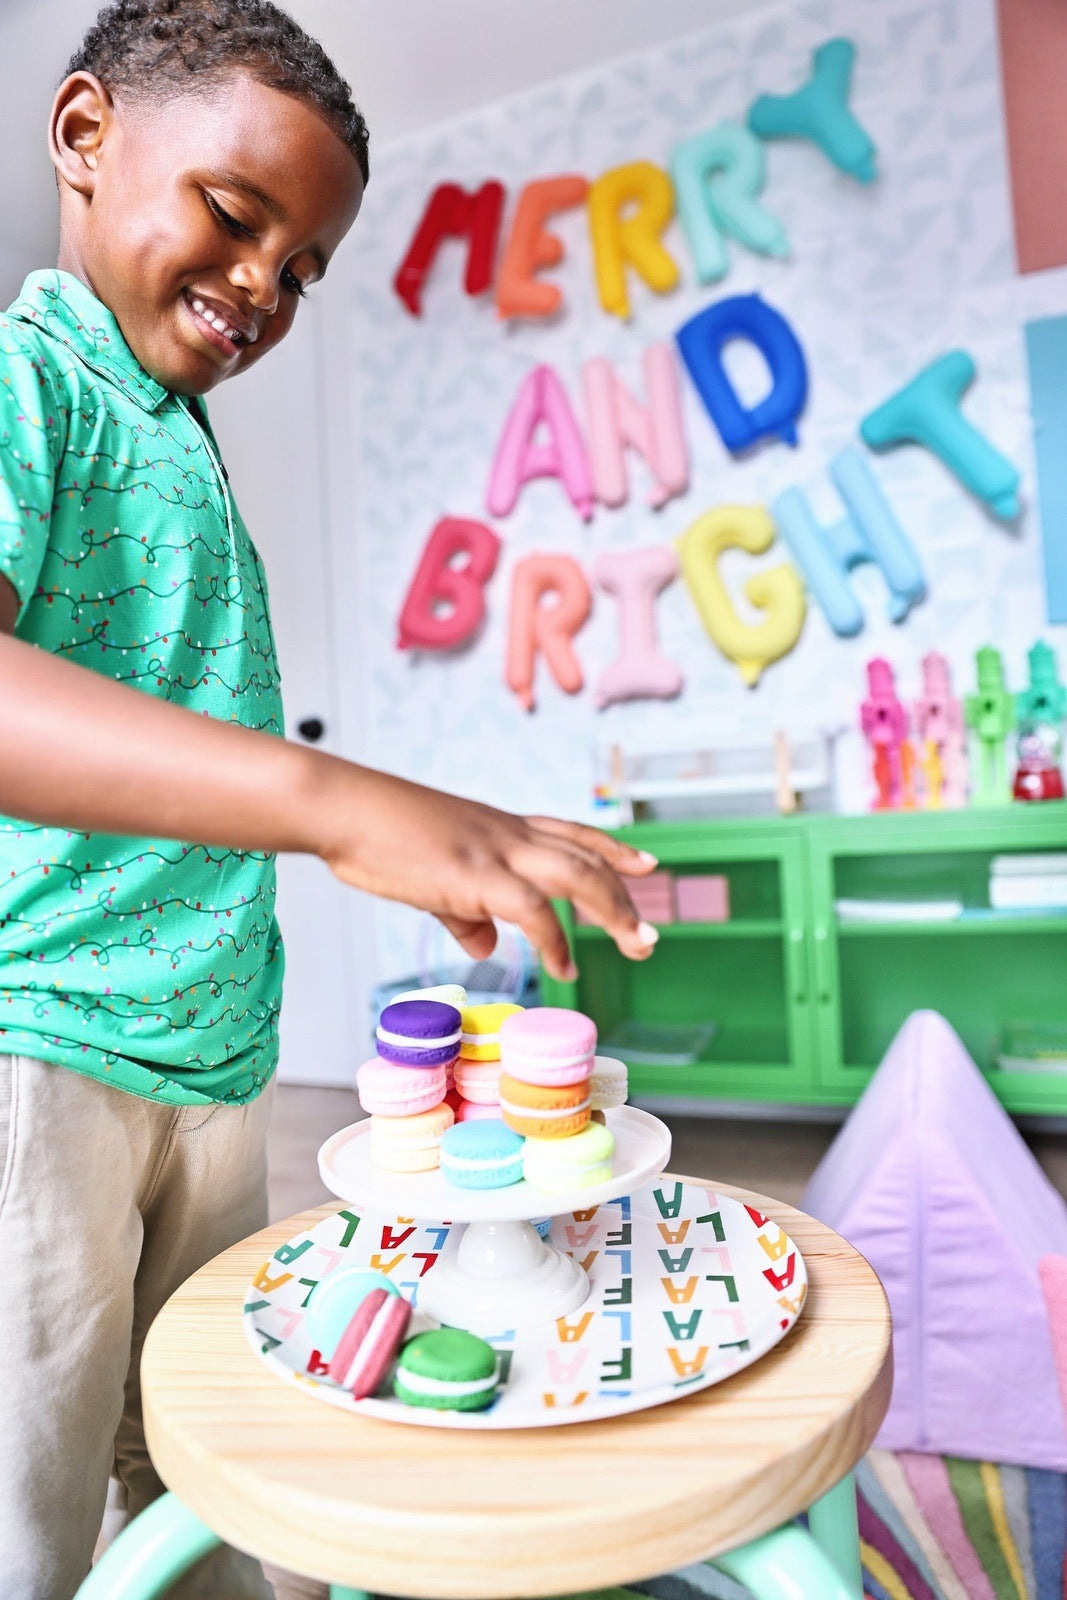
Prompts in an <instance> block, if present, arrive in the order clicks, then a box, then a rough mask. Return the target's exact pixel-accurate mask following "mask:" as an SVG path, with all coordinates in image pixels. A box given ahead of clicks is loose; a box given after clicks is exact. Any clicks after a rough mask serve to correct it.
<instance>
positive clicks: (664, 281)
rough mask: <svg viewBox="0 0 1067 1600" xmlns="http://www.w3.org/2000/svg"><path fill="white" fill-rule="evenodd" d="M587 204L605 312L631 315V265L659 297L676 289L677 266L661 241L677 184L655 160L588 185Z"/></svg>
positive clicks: (617, 170) (613, 172)
mask: <svg viewBox="0 0 1067 1600" xmlns="http://www.w3.org/2000/svg"><path fill="white" fill-rule="evenodd" d="M587 204H588V207H589V233H590V237H591V239H592V241H593V261H594V265H595V269H596V283H597V292H598V293H599V295H600V304H601V305H602V306H603V307H604V310H605V311H610V312H611V314H612V316H614V317H624V318H625V317H628V316H629V315H630V297H629V294H628V293H627V290H626V267H627V264H629V265H630V266H631V267H633V268H634V269H635V271H637V272H639V273H640V274H641V277H642V278H644V280H645V282H646V283H647V284H648V286H649V288H650V289H654V290H655V292H656V293H657V294H667V293H668V292H669V291H670V290H671V289H673V288H674V286H675V284H676V283H677V282H678V266H677V263H676V262H675V260H674V258H673V257H672V256H670V255H668V254H667V251H666V250H665V249H664V247H663V245H662V243H661V242H660V234H661V233H662V232H663V230H664V228H665V227H666V226H667V224H668V222H670V220H671V218H672V217H673V215H674V186H673V185H672V183H671V180H670V178H669V177H668V176H667V174H666V173H665V172H664V171H663V168H662V167H657V166H654V165H653V163H652V162H651V161H630V162H628V163H627V164H626V166H624V167H613V168H612V170H611V171H610V172H603V173H601V175H600V177H599V178H597V179H595V180H594V181H593V182H592V183H591V184H590V185H589V198H588V201H587ZM635 207H636V209H633V208H635ZM624 211H628V212H629V213H630V214H628V215H626V216H624V215H623V212H624Z"/></svg>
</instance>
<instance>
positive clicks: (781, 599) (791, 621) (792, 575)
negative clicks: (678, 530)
mask: <svg viewBox="0 0 1067 1600" xmlns="http://www.w3.org/2000/svg"><path fill="white" fill-rule="evenodd" d="M773 542H774V523H773V522H772V521H771V519H770V517H769V516H768V515H767V513H766V511H764V509H763V507H762V506H717V507H716V508H715V510H714V511H705V513H704V515H703V516H701V517H698V518H697V520H696V521H695V522H694V523H692V524H691V526H690V527H688V528H687V529H686V531H685V532H684V533H683V534H682V536H681V538H680V539H679V540H678V541H677V545H678V555H679V557H680V560H681V566H682V575H683V576H684V578H685V584H686V588H687V589H688V590H689V593H690V595H691V596H692V599H693V603H694V605H695V606H696V608H697V610H698V611H699V613H700V620H701V622H703V624H704V627H705V629H706V631H707V633H708V636H709V638H711V639H712V640H713V641H714V643H715V644H717V645H718V647H719V649H720V650H721V651H722V653H723V655H724V656H726V657H727V658H728V660H730V661H734V662H736V664H737V666H738V668H739V670H740V673H741V677H742V678H743V680H744V681H745V683H747V684H748V686H749V688H750V689H751V688H752V687H753V686H754V685H755V684H757V683H758V682H759V680H760V674H761V673H762V671H763V669H764V667H767V666H769V665H770V663H771V662H772V661H777V660H778V658H779V657H780V656H784V655H786V654H787V653H788V652H789V651H790V650H792V648H793V646H794V645H795V644H796V642H797V640H798V639H799V638H800V633H801V629H802V628H803V626H804V615H805V610H806V607H805V603H804V586H803V584H802V583H801V581H800V579H799V577H798V576H797V574H796V572H795V571H794V570H793V568H792V567H790V566H788V565H785V564H783V565H782V566H780V567H772V568H771V569H770V571H765V572H757V573H756V574H755V575H754V576H753V577H751V578H749V580H748V582H747V583H746V584H745V594H746V595H747V597H748V599H749V600H750V601H751V602H752V604H753V605H754V606H755V607H756V608H757V610H760V611H765V612H766V613H767V616H766V619H765V620H764V621H763V622H759V623H755V624H751V623H747V622H742V621H741V618H740V617H739V616H738V615H737V612H736V611H735V610H734V608H733V605H732V604H731V601H730V597H729V595H728V594H727V593H726V590H725V588H724V587H723V581H722V578H721V577H720V576H719V565H718V562H719V556H720V555H721V554H722V552H723V551H724V550H747V551H748V552H749V554H750V555H760V554H762V552H763V551H764V550H767V549H769V548H770V546H771V544H772V543H773Z"/></svg>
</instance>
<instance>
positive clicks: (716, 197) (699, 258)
mask: <svg viewBox="0 0 1067 1600" xmlns="http://www.w3.org/2000/svg"><path fill="white" fill-rule="evenodd" d="M765 165H766V163H765V161H764V155H763V146H762V144H761V143H760V141H759V140H758V139H757V138H756V136H755V134H753V133H749V131H748V129H747V128H740V127H738V126H737V124H736V123H734V122H720V123H719V124H718V126H717V127H714V128H709V129H707V131H706V132H704V133H698V134H695V135H694V137H693V138H692V139H683V140H682V142H681V144H676V145H675V147H674V151H673V153H672V155H671V177H672V178H673V179H674V191H675V197H676V203H677V206H678V215H679V217H680V218H681V220H682V227H683V228H684V229H685V234H686V238H687V239H688V240H689V248H690V249H691V250H692V252H693V260H694V262H695V263H696V269H697V277H698V278H699V280H700V282H701V283H717V282H718V280H719V279H720V278H721V277H722V276H723V275H724V274H725V272H726V269H727V267H728V266H729V261H728V259H727V254H726V244H725V242H724V240H723V234H724V233H726V234H732V235H733V236H734V238H735V239H739V240H740V241H741V243H742V244H743V245H746V246H747V247H748V249H749V250H755V251H756V252H757V253H758V254H759V255H764V256H787V255H788V254H789V241H788V239H787V238H786V236H785V229H784V228H783V227H782V224H781V223H780V222H779V221H778V219H777V217H773V216H772V215H771V213H770V212H769V211H766V210H764V208H763V206H761V205H760V204H759V202H758V200H757V199H756V196H757V195H758V194H759V193H760V191H761V190H762V188H763V175H764V169H765Z"/></svg>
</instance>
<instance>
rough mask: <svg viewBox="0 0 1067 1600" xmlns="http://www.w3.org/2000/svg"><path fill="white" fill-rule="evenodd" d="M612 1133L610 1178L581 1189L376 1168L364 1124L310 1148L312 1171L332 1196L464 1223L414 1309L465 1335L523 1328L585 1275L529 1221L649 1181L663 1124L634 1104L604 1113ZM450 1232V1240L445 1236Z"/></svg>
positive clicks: (659, 1163) (564, 1306)
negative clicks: (463, 1183) (315, 1165)
mask: <svg viewBox="0 0 1067 1600" xmlns="http://www.w3.org/2000/svg"><path fill="white" fill-rule="evenodd" d="M605 1115H606V1118H607V1125H608V1127H609V1128H610V1129H611V1132H612V1133H613V1134H614V1135H615V1155H614V1159H613V1163H612V1174H611V1177H610V1178H609V1179H606V1180H605V1181H604V1182H603V1183H598V1184H595V1185H593V1186H592V1187H590V1188H584V1189H581V1188H573V1189H568V1190H566V1191H565V1192H564V1193H560V1194H547V1193H546V1192H545V1191H544V1190H543V1189H535V1188H534V1187H533V1186H532V1185H531V1184H529V1183H527V1182H526V1181H525V1180H524V1181H523V1182H521V1183H513V1184H510V1185H509V1186H508V1187H507V1188H505V1189H461V1188H460V1187H459V1186H458V1185H457V1184H454V1183H450V1182H449V1181H448V1179H447V1178H445V1177H444V1176H443V1174H442V1173H441V1171H440V1169H437V1170H435V1171H433V1172H411V1173H400V1172H386V1171H384V1170H383V1169H382V1168H381V1167H376V1166H375V1165H374V1164H373V1162H372V1161H371V1144H370V1121H369V1119H368V1120H367V1121H365V1122H355V1123H353V1124H352V1125H351V1126H350V1127H348V1128H342V1129H341V1130H340V1132H338V1133H335V1134H334V1135H333V1136H332V1137H331V1138H329V1139H327V1141H326V1143H325V1144H324V1145H323V1146H322V1148H321V1150H320V1151H319V1172H320V1174H321V1176H322V1181H323V1183H324V1184H325V1185H326V1187H327V1188H328V1189H329V1190H330V1191H331V1192H332V1193H333V1194H335V1195H337V1196H338V1197H339V1198H340V1199H342V1200H346V1201H350V1202H351V1203H352V1204H354V1205H357V1206H358V1205H361V1206H366V1207H368V1208H371V1209H373V1210H375V1211H378V1212H383V1211H388V1210H390V1209H395V1211H396V1212H397V1214H398V1215H400V1216H403V1217H409V1218H411V1220H412V1221H424V1220H430V1219H432V1220H434V1221H441V1222H453V1223H456V1222H461V1223H466V1227H465V1228H463V1229H462V1230H459V1229H453V1235H452V1236H455V1235H458V1243H456V1244H454V1245H453V1244H451V1242H450V1245H449V1248H447V1249H446V1250H445V1251H444V1252H443V1253H442V1255H441V1256H440V1258H439V1259H438V1261H437V1262H436V1263H435V1264H434V1266H433V1267H431V1269H430V1271H429V1272H428V1273H427V1275H426V1280H425V1282H424V1283H423V1284H422V1285H421V1287H420V1290H419V1307H420V1309H421V1310H424V1311H426V1312H428V1313H429V1315H430V1316H431V1317H434V1318H435V1319H436V1320H437V1321H438V1322H443V1323H447V1324H448V1326H449V1327H451V1328H466V1329H468V1331H469V1332H471V1333H493V1332H495V1331H497V1330H498V1329H500V1328H504V1327H508V1328H525V1327H530V1326H532V1325H533V1324H535V1323H538V1322H550V1321H552V1320H553V1319H554V1318H556V1317H565V1316H567V1315H568V1314H569V1313H570V1312H572V1311H576V1310H577V1309H578V1307H579V1306H580V1305H582V1304H583V1303H584V1301H585V1300H586V1299H587V1298H588V1295H589V1279H588V1277H587V1276H586V1274H585V1272H584V1270H583V1269H582V1267H580V1266H579V1264H578V1262H577V1261H575V1260H573V1258H572V1257H571V1256H569V1255H565V1254H564V1253H563V1251H561V1250H557V1249H556V1248H555V1247H554V1246H553V1245H551V1244H549V1243H547V1242H546V1241H544V1240H542V1239H541V1238H540V1237H539V1236H538V1233H537V1230H536V1228H534V1227H533V1225H532V1222H531V1219H532V1218H534V1217H557V1216H562V1215H563V1214H565V1213H567V1212H573V1211H583V1210H586V1209H588V1210H592V1208H593V1207H594V1206H599V1205H603V1204H604V1203H605V1202H606V1201H608V1200H615V1199H617V1198H618V1197H619V1196H620V1195H624V1194H630V1193H632V1192H633V1190H635V1189H639V1188H640V1187H641V1185H642V1184H645V1183H648V1182H649V1181H650V1179H652V1178H657V1177H658V1176H659V1174H660V1173H661V1172H662V1171H663V1170H664V1168H665V1167H666V1165H667V1162H668V1160H669V1159H670V1153H671V1135H670V1129H669V1128H667V1127H666V1125H665V1124H664V1123H662V1122H661V1121H660V1120H659V1118H658V1117H654V1116H652V1115H651V1114H650V1113H649V1112H647V1111H639V1110H638V1109H637V1107H636V1106H620V1107H619V1109H618V1110H616V1111H608V1112H606V1113H605ZM452 1236H450V1240H451V1237H452Z"/></svg>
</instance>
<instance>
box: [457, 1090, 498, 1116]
mask: <svg viewBox="0 0 1067 1600" xmlns="http://www.w3.org/2000/svg"><path fill="white" fill-rule="evenodd" d="M445 1100H446V1103H447V1104H448V1105H450V1106H451V1107H452V1115H453V1116H454V1117H455V1119H456V1121H457V1122H499V1121H500V1120H501V1117H500V1101H499V1100H498V1101H497V1102H496V1104H495V1105H483V1104H482V1103H481V1102H480V1101H478V1100H464V1098H463V1096H462V1095H461V1094H457V1093H456V1091H455V1090H454V1089H453V1090H452V1091H451V1092H450V1093H449V1094H448V1095H446V1096H445Z"/></svg>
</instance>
